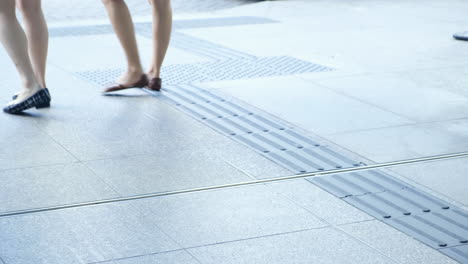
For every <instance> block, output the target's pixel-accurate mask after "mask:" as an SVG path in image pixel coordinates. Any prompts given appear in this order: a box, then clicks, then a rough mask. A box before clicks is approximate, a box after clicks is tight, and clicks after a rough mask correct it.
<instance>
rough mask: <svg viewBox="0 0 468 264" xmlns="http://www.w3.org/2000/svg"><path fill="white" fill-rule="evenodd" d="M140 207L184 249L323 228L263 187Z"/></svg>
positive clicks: (171, 199)
mask: <svg viewBox="0 0 468 264" xmlns="http://www.w3.org/2000/svg"><path fill="white" fill-rule="evenodd" d="M141 206H142V208H143V209H144V211H146V212H147V213H146V217H149V218H152V219H154V220H155V221H156V222H157V223H158V225H159V226H160V227H161V229H162V230H163V231H164V232H166V233H168V234H170V236H171V237H172V238H174V240H175V241H177V242H178V243H179V244H180V245H182V246H183V247H195V246H203V245H208V244H216V243H222V242H227V241H233V240H239V239H246V238H252V237H258V236H266V235H273V234H280V233H285V232H292V231H299V230H305V229H311V228H318V227H324V226H326V225H327V224H325V223H324V222H322V221H320V220H319V219H317V218H316V217H314V215H313V214H311V213H310V212H308V211H306V210H305V209H303V208H301V207H300V206H298V205H296V204H294V203H293V202H291V201H289V200H288V199H286V198H285V197H283V196H281V195H278V194H275V193H273V192H272V191H271V190H270V189H269V188H267V187H265V186H262V185H258V186H249V187H241V188H230V189H224V190H218V191H208V192H200V193H192V194H183V195H175V196H166V197H160V198H157V199H150V200H142V201H141ZM187 219H190V221H187Z"/></svg>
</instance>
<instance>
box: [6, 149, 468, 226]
mask: <svg viewBox="0 0 468 264" xmlns="http://www.w3.org/2000/svg"><path fill="white" fill-rule="evenodd" d="M464 157H468V151H467V152H460V153H452V154H446V155H438V156H429V157H423V158H416V159H406V160H400V161H392V162H386V163H379V164H373V165H365V166H361V167H352V168H345V169H336V170H329V171H320V172H313V173H304V174H299V175H290V176H284V177H276V178H269V179H263V180H255V181H247V182H240V183H233V184H225V185H216V186H208V187H201V188H192V189H184V190H179V191H169V192H159V193H150V194H143V195H135V196H128V197H121V198H114V199H105V200H97V201H92V202H83V203H74V204H68V205H58V206H50V207H42V208H36V209H27V210H19V211H10V212H4V213H0V218H1V217H8V216H18V215H25V214H33V213H40V212H49V211H57V210H64V209H71V208H78V207H86V206H93V205H99V204H109V203H116V202H124V201H132V200H140V199H147V198H155V197H162V196H170V195H177V194H186V193H195V192H202V191H211V190H220V189H226V188H232V187H241V186H249V185H256V184H265V183H272V182H280V181H286V180H294V179H303V178H308V177H321V176H326V175H330V174H337V173H346V172H356V171H364V170H370V169H378V168H388V167H394V166H401V165H407V164H417V163H423V162H430V161H440V160H447V159H455V158H464Z"/></svg>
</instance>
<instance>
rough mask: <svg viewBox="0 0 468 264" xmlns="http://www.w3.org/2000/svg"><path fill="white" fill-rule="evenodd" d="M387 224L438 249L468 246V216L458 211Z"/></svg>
mask: <svg viewBox="0 0 468 264" xmlns="http://www.w3.org/2000/svg"><path fill="white" fill-rule="evenodd" d="M386 222H387V223H388V224H389V225H391V226H393V227H396V228H397V229H399V230H402V231H403V232H405V233H406V234H408V235H411V236H413V237H415V238H416V239H418V240H420V241H423V242H424V243H426V244H427V245H429V246H431V247H433V248H436V249H441V248H446V247H453V246H461V245H467V244H468V224H467V223H468V214H467V213H466V212H464V211H461V210H458V209H449V210H445V211H443V212H431V213H427V214H422V215H413V216H408V217H401V218H394V219H389V220H387V221H386Z"/></svg>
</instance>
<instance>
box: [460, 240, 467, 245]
mask: <svg viewBox="0 0 468 264" xmlns="http://www.w3.org/2000/svg"><path fill="white" fill-rule="evenodd" d="M460 243H462V244H466V243H468V240H460Z"/></svg>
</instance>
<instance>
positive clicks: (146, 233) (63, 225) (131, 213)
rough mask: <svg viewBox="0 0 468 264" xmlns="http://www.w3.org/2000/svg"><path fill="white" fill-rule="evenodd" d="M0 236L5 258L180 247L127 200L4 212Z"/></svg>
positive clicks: (75, 259)
mask: <svg viewBox="0 0 468 264" xmlns="http://www.w3.org/2000/svg"><path fill="white" fill-rule="evenodd" d="M0 237H1V238H2V240H1V243H0V256H2V258H3V260H4V261H5V262H6V263H8V264H31V263H35V264H36V263H37V264H46V263H47V264H55V263H57V264H69V263H70V264H71V263H73V264H75V263H76V264H78V263H80V264H83V263H89V262H97V261H104V260H111V259H117V258H123V257H130V256H137V255H144V254H154V253H157V252H163V251H169V250H175V249H179V248H180V247H179V246H178V245H177V244H176V243H175V242H174V241H173V240H172V239H171V238H169V237H168V236H167V235H166V234H164V233H163V232H161V230H160V229H159V228H158V227H157V226H156V222H154V220H152V219H151V218H148V217H145V216H144V215H143V214H142V212H141V211H139V210H137V209H135V208H134V207H133V205H132V204H129V203H118V204H111V205H100V206H91V207H86V208H83V207H82V208H75V209H67V210H62V211H53V212H45V213H38V214H32V215H25V216H16V217H5V218H2V219H0Z"/></svg>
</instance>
